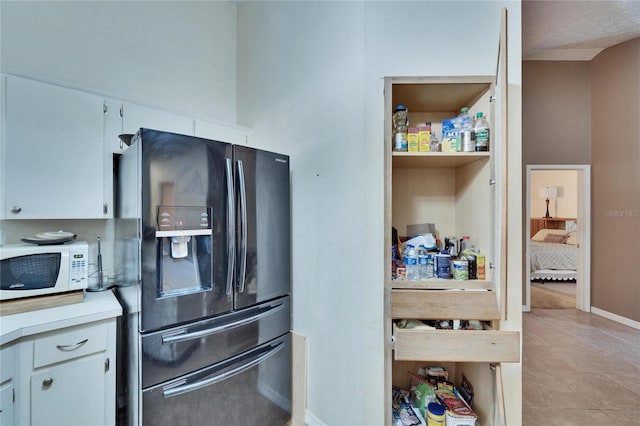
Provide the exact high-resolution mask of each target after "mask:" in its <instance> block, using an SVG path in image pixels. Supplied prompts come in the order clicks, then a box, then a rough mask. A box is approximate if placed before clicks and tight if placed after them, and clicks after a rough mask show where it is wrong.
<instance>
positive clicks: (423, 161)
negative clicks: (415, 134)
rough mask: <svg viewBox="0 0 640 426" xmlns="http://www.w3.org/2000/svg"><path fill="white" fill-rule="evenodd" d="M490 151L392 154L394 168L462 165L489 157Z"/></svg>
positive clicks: (398, 152) (399, 152) (396, 152)
mask: <svg viewBox="0 0 640 426" xmlns="http://www.w3.org/2000/svg"><path fill="white" fill-rule="evenodd" d="M490 156H491V153H490V152H489V151H481V152H401V151H395V152H393V154H392V160H393V167H394V168H401V169H402V168H404V169H407V168H409V169H410V168H420V167H441V168H445V167H460V166H464V165H466V164H470V163H473V162H474V161H478V160H485V159H489V157H490Z"/></svg>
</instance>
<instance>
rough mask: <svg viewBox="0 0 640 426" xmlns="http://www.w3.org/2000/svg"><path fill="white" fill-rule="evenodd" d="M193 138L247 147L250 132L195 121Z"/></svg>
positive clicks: (239, 127) (235, 127)
mask: <svg viewBox="0 0 640 426" xmlns="http://www.w3.org/2000/svg"><path fill="white" fill-rule="evenodd" d="M195 136H197V137H199V138H204V139H212V140H215V141H220V142H227V143H232V144H235V145H249V144H250V142H251V141H250V140H249V138H250V136H251V131H250V129H248V128H246V127H241V126H234V125H229V124H222V123H214V122H212V121H203V120H196V121H195Z"/></svg>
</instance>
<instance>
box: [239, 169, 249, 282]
mask: <svg viewBox="0 0 640 426" xmlns="http://www.w3.org/2000/svg"><path fill="white" fill-rule="evenodd" d="M238 184H239V186H240V214H241V218H240V232H241V234H240V235H241V237H240V279H239V283H240V288H239V289H238V292H239V293H244V284H245V280H246V278H247V277H246V275H247V192H246V189H245V185H244V166H243V165H242V160H238Z"/></svg>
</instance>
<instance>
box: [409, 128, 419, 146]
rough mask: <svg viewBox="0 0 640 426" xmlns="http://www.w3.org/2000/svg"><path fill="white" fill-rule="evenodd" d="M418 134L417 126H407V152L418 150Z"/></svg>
mask: <svg viewBox="0 0 640 426" xmlns="http://www.w3.org/2000/svg"><path fill="white" fill-rule="evenodd" d="M419 138H420V135H419V133H418V128H417V127H409V133H408V134H407V144H408V145H409V152H418V143H419Z"/></svg>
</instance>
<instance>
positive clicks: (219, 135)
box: [0, 74, 251, 219]
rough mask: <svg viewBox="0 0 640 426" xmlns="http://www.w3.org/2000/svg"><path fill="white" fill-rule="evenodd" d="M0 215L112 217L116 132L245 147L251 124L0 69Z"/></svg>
mask: <svg viewBox="0 0 640 426" xmlns="http://www.w3.org/2000/svg"><path fill="white" fill-rule="evenodd" d="M2 84H3V88H4V90H3V91H2V96H3V98H2V104H3V106H4V108H5V113H4V115H3V117H2V129H3V132H2V151H1V152H2V156H1V157H0V163H1V166H2V167H1V169H0V188H2V190H3V191H2V195H0V218H1V219H109V218H113V210H114V209H113V200H114V193H115V188H114V166H115V164H116V161H115V157H117V156H118V155H119V154H122V153H123V152H124V151H125V150H126V149H127V146H128V145H127V144H126V143H125V142H124V141H123V140H122V139H121V138H120V137H119V136H120V135H133V134H135V133H136V132H137V131H138V130H139V129H140V128H142V127H144V128H148V129H154V130H159V131H164V132H172V133H178V134H183V135H192V136H193V135H195V136H198V137H202V138H206V139H214V140H218V141H223V142H229V143H234V144H241V145H249V144H250V142H251V139H250V138H251V129H249V128H246V127H242V126H236V125H234V124H226V123H216V122H210V121H202V120H194V119H193V118H192V117H188V116H184V115H180V114H175V113H172V112H168V111H163V110H159V109H155V108H151V107H148V106H144V105H139V104H134V103H130V102H126V101H122V100H117V99H109V98H105V97H103V96H98V95H95V94H92V93H87V92H83V91H79V90H75V89H70V88H67V87H62V86H58V85H55V84H49V83H44V82H41V81H36V80H31V79H27V78H22V77H18V76H13V75H4V74H3V75H2Z"/></svg>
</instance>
